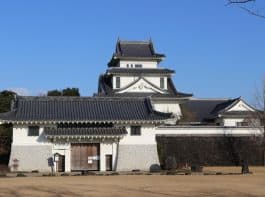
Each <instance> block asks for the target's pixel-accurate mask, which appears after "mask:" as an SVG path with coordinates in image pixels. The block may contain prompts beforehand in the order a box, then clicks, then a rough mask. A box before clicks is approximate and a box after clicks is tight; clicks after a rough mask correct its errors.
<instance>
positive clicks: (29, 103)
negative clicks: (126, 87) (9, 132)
mask: <svg viewBox="0 0 265 197" xmlns="http://www.w3.org/2000/svg"><path fill="white" fill-rule="evenodd" d="M170 116H171V114H167V113H161V112H157V111H155V110H154V109H153V108H152V105H151V102H150V100H149V99H148V98H95V97H17V100H16V102H15V104H14V109H13V110H12V111H11V112H8V113H3V114H0V120H9V121H72V122H74V121H97V122H100V121H102V122H104V121H133V120H137V121H153V120H165V119H167V118H169V117H170Z"/></svg>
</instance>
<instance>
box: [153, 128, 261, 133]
mask: <svg viewBox="0 0 265 197" xmlns="http://www.w3.org/2000/svg"><path fill="white" fill-rule="evenodd" d="M155 133H156V134H158V135H262V134H263V133H264V132H263V129H262V128H261V127H260V128H251V127H207V126H205V127H199V126H198V127H196V126H193V127H184V126H183V127H181V126H179V127H177V126H175V127H174V126H172V127H162V126H161V127H157V128H156V131H155Z"/></svg>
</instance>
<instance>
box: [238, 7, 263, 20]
mask: <svg viewBox="0 0 265 197" xmlns="http://www.w3.org/2000/svg"><path fill="white" fill-rule="evenodd" d="M240 8H241V9H243V10H245V11H246V12H248V13H249V14H251V15H253V16H257V17H260V18H264V19H265V16H264V15H262V14H259V11H258V10H256V11H253V10H250V9H248V8H245V7H242V6H240Z"/></svg>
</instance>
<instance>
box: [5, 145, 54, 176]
mask: <svg viewBox="0 0 265 197" xmlns="http://www.w3.org/2000/svg"><path fill="white" fill-rule="evenodd" d="M51 156H52V146H46V145H43V146H30V145H29V146H16V145H12V147H11V154H10V159H9V167H10V169H11V171H33V170H38V171H39V172H47V171H51V168H50V167H49V165H48V158H49V157H51ZM15 160H18V161H15Z"/></svg>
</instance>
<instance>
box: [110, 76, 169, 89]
mask: <svg viewBox="0 0 265 197" xmlns="http://www.w3.org/2000/svg"><path fill="white" fill-rule="evenodd" d="M119 77H120V85H121V88H124V87H126V86H128V85H129V84H131V83H133V82H134V81H136V80H138V78H139V76H122V75H119ZM144 78H145V79H146V80H147V81H149V82H151V83H152V84H154V85H156V86H157V87H159V88H160V78H161V76H144ZM164 84H165V88H164V90H167V77H164ZM113 87H114V89H116V76H113Z"/></svg>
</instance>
